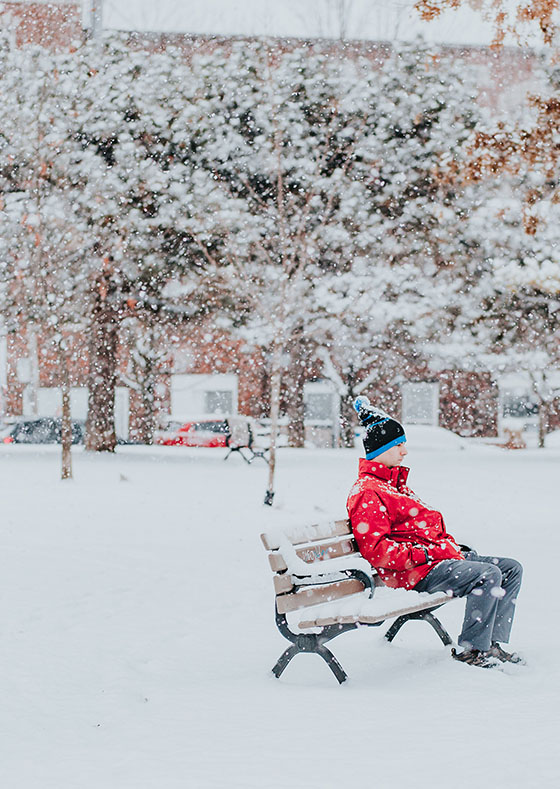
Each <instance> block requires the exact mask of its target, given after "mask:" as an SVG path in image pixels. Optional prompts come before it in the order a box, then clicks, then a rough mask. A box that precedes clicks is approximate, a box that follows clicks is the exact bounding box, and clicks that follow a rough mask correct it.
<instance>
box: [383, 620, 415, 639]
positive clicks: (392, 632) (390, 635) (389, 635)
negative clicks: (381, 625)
mask: <svg viewBox="0 0 560 789" xmlns="http://www.w3.org/2000/svg"><path fill="white" fill-rule="evenodd" d="M408 620H409V617H408V616H406V615H405V616H399V617H398V618H397V619H395V621H394V622H393V624H392V625H391V627H390V628H389V630H387V632H386V633H385V638H386V639H387V641H389V643H390V642H391V641H392V640H393V639H394V637H395V636H396V635H397V633H398V632H399V630H400V629H401V627H402V626H403V625H404V623H405V622H408Z"/></svg>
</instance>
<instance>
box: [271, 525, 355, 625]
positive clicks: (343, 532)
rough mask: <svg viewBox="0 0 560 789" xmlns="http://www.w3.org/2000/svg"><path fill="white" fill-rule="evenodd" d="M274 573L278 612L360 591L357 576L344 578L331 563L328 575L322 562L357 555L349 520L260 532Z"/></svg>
mask: <svg viewBox="0 0 560 789" xmlns="http://www.w3.org/2000/svg"><path fill="white" fill-rule="evenodd" d="M261 540H262V542H263V545H264V547H265V548H266V550H267V551H269V554H268V561H269V563H270V567H271V569H272V572H273V573H274V589H275V591H276V604H277V607H278V611H279V612H280V613H288V612H290V611H296V610H298V609H300V608H306V607H307V606H310V605H317V604H318V603H324V602H327V601H329V600H336V599H339V598H341V597H346V596H348V595H351V594H356V593H358V592H362V591H363V590H364V588H365V585H364V584H363V583H362V582H361V581H360V580H358V579H357V578H344V577H343V576H341V575H340V567H338V566H337V567H335V568H333V570H332V571H331V570H329V571H328V572H331V578H330V579H329V578H326V577H325V575H323V577H322V578H321V577H319V576H320V575H321V574H324V573H325V572H327V570H326V568H325V567H322V566H321V565H322V563H323V562H326V561H327V560H330V559H339V558H341V557H351V556H352V555H354V556H355V557H359V556H360V553H359V551H358V546H357V545H356V542H355V540H354V537H353V535H352V527H351V526H350V521H348V520H339V521H330V522H328V523H319V524H314V525H312V526H300V527H294V528H292V529H288V530H285V531H283V532H281V533H269V534H261ZM337 570H338V572H337Z"/></svg>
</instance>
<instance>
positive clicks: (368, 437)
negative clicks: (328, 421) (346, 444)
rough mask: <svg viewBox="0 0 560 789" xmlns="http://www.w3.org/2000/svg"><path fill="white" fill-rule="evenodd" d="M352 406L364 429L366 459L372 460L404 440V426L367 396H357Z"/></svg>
mask: <svg viewBox="0 0 560 789" xmlns="http://www.w3.org/2000/svg"><path fill="white" fill-rule="evenodd" d="M354 408H355V409H356V412H357V414H358V419H359V420H360V422H361V423H362V425H363V426H364V427H365V429H366V433H365V436H364V449H365V451H366V460H373V459H374V458H376V457H377V456H378V455H381V454H382V453H383V452H386V451H387V450H388V449H391V447H394V446H396V445H397V444H403V443H404V442H405V441H406V436H405V433H404V427H403V426H402V425H401V423H400V422H397V420H396V419H393V418H392V417H390V416H389V414H386V413H385V411H382V410H381V409H380V408H376V407H375V406H373V405H372V404H371V403H370V401H369V399H368V398H367V397H357V398H356V400H355V401H354Z"/></svg>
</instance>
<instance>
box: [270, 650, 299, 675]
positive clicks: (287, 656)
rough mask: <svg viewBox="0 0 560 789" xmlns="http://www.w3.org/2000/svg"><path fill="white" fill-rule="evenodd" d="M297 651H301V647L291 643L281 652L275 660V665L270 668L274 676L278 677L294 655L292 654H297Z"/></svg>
mask: <svg viewBox="0 0 560 789" xmlns="http://www.w3.org/2000/svg"><path fill="white" fill-rule="evenodd" d="M298 652H301V649H299V648H298V647H296V645H295V644H292V646H291V647H288V649H286V650H285V651H284V652H282V654H281V655H280V657H279V658H278V660H277V662H276V665H275V666H274V668H273V669H272V673H273V674H274V676H275V677H279V676H280V675H281V674H282V672H283V671H284V669H285V668H286V666H287V665H288V663H289V662H290V660H291V659H292V658H293V657H294V655H297V653H298Z"/></svg>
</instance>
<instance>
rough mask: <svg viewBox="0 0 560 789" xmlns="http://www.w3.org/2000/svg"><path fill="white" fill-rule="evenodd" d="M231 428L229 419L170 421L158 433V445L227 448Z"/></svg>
mask: <svg viewBox="0 0 560 789" xmlns="http://www.w3.org/2000/svg"><path fill="white" fill-rule="evenodd" d="M229 433H230V428H229V425H228V421H227V419H225V418H224V419H216V418H215V419H199V420H197V421H192V422H178V421H170V422H168V423H167V425H166V427H165V429H164V430H160V431H158V432H157V433H156V437H155V439H156V444H162V445H164V446H183V447H226V446H227V437H228V435H229Z"/></svg>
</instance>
